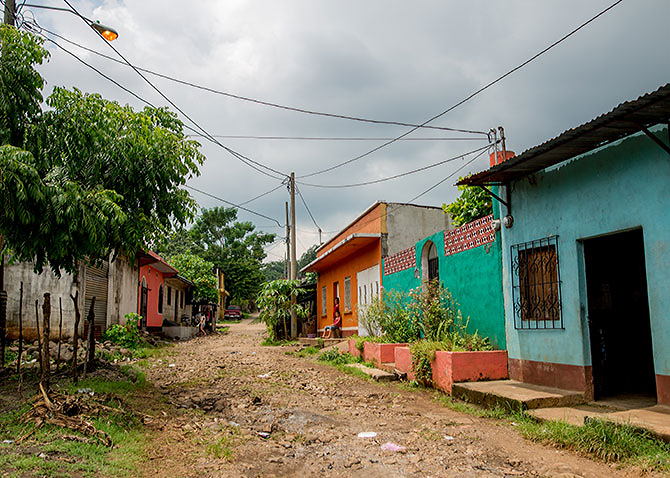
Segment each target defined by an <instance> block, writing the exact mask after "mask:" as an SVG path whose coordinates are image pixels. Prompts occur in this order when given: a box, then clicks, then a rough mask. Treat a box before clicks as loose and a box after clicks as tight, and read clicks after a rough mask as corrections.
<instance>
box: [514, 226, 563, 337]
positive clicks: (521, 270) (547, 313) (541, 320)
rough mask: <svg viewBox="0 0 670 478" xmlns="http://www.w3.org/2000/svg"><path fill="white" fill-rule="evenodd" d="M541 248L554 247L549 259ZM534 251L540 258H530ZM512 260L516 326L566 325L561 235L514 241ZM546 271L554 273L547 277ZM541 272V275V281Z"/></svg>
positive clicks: (544, 326)
mask: <svg viewBox="0 0 670 478" xmlns="http://www.w3.org/2000/svg"><path fill="white" fill-rule="evenodd" d="M542 251H552V252H551V253H550V254H548V255H547V254H544V255H545V256H548V258H549V260H547V259H546V258H543V257H541V256H540V254H542ZM531 253H537V255H538V257H539V259H536V258H535V257H532V258H531V257H530V256H531ZM533 261H535V262H533ZM537 261H539V262H537ZM510 264H511V274H512V311H513V315H514V328H515V329H517V330H547V329H564V324H563V303H562V294H561V268H560V258H559V247H558V236H557V235H554V236H548V237H545V238H542V239H535V240H533V241H528V242H523V243H519V244H514V245H512V246H511V247H510ZM547 274H549V275H551V277H549V280H546V275H547ZM539 275H540V276H542V277H541V280H540V281H539V282H538V281H537V278H538V276H539ZM538 289H539V292H538ZM531 291H532V292H531ZM538 309H539V311H540V315H539V316H537V317H532V316H529V315H528V314H530V312H529V310H535V311H537V310H538ZM552 317H553V318H552Z"/></svg>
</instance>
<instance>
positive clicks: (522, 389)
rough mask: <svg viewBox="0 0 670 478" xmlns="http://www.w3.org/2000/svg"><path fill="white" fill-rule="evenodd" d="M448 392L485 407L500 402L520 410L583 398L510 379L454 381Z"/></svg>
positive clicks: (572, 402) (583, 400) (577, 401)
mask: <svg viewBox="0 0 670 478" xmlns="http://www.w3.org/2000/svg"><path fill="white" fill-rule="evenodd" d="M452 395H453V396H454V397H456V398H459V399H461V400H465V401H467V402H470V403H475V404H477V405H481V406H484V407H488V408H495V407H496V406H501V407H506V408H512V409H523V410H529V409H535V408H548V407H570V406H574V405H580V404H583V403H586V402H587V400H586V397H585V396H584V394H583V393H581V392H576V391H573V390H561V389H558V388H551V387H542V386H540V385H532V384H528V383H522V382H517V381H514V380H492V381H490V382H463V383H454V385H453V387H452Z"/></svg>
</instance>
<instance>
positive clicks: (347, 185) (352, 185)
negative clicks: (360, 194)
mask: <svg viewBox="0 0 670 478" xmlns="http://www.w3.org/2000/svg"><path fill="white" fill-rule="evenodd" d="M498 142H500V140H498ZM490 146H491V145H490V144H487V145H486V146H483V147H481V148H477V149H474V150H472V151H468V152H467V153H463V154H459V155H458V156H454V157H452V158H449V159H444V160H442V161H439V162H437V163H433V164H429V165H428V166H423V167H421V168H416V169H412V170H411V171H406V172H404V173H400V174H395V175H393V176H388V177H386V178H381V179H375V180H372V181H364V182H361V183H353V184H313V183H305V182H301V181H296V182H297V183H299V184H302V185H303V186H311V187H315V188H325V189H341V188H355V187H359V186H369V185H371V184H377V183H382V182H384V181H390V180H392V179H397V178H401V177H403V176H409V175H410V174H415V173H418V172H421V171H426V170H427V169H431V168H434V167H437V166H441V165H443V164H445V163H449V162H451V161H456V160H458V159H462V158H464V157H466V156H469V155H471V154H474V153H478V152H480V151H483V150H485V149H488V148H489V147H490Z"/></svg>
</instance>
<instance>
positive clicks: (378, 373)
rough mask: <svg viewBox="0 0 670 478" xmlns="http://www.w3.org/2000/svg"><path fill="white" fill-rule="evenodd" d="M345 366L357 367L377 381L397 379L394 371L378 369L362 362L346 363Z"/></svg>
mask: <svg viewBox="0 0 670 478" xmlns="http://www.w3.org/2000/svg"><path fill="white" fill-rule="evenodd" d="M347 367H351V368H355V369H358V370H360V371H361V372H363V373H364V374H365V375H367V376H369V377H370V378H371V379H373V380H376V381H377V382H392V381H393V380H397V377H396V375H395V374H394V373H389V372H386V371H384V370H379V369H378V368H372V367H366V366H365V365H363V364H362V363H352V364H350V365H347Z"/></svg>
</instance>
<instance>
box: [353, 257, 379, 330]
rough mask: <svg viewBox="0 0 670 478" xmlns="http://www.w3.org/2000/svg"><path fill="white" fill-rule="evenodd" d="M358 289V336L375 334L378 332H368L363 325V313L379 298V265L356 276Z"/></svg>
mask: <svg viewBox="0 0 670 478" xmlns="http://www.w3.org/2000/svg"><path fill="white" fill-rule="evenodd" d="M356 284H357V287H358V308H357V314H358V335H361V336H364V335H370V334H371V333H372V334H376V333H378V332H379V331H374V330H368V327H367V326H366V324H365V311H366V309H367V307H368V306H369V305H370V304H372V302H373V301H374V300H376V299H377V297H378V296H379V264H377V265H374V266H372V267H370V268H368V269H365V270H363V271H360V272H358V273H357V274H356Z"/></svg>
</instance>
